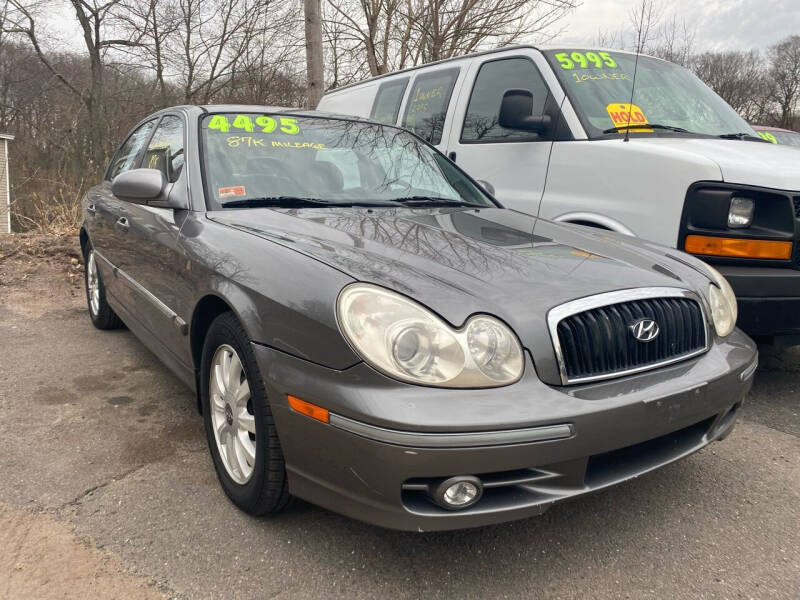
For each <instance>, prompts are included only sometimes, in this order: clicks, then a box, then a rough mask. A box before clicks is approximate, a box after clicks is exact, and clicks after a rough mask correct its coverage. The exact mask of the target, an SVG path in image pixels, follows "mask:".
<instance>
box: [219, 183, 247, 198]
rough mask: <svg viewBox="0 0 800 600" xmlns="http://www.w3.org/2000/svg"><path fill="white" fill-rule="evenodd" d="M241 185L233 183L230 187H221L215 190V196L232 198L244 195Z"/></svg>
mask: <svg viewBox="0 0 800 600" xmlns="http://www.w3.org/2000/svg"><path fill="white" fill-rule="evenodd" d="M246 195H247V194H246V193H245V191H244V186H243V185H234V186H231V187H221V188H219V189H218V190H217V196H219V197H220V198H233V197H235V196H246Z"/></svg>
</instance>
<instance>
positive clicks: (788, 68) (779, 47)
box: [769, 35, 800, 128]
mask: <svg viewBox="0 0 800 600" xmlns="http://www.w3.org/2000/svg"><path fill="white" fill-rule="evenodd" d="M769 56H770V62H771V68H770V76H771V78H772V80H773V81H774V82H775V101H776V102H777V104H778V108H779V110H780V126H781V127H787V128H792V127H793V126H794V125H795V118H796V116H797V115H796V111H797V106H798V101H800V35H792V36H790V37H788V38H786V39H785V40H783V41H782V42H780V43H778V44H775V45H774V46H772V47H771V48H770V49H769Z"/></svg>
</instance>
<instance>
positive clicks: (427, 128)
mask: <svg viewBox="0 0 800 600" xmlns="http://www.w3.org/2000/svg"><path fill="white" fill-rule="evenodd" d="M457 78H458V69H444V70H441V71H433V72H432V73H423V74H422V75H419V76H418V77H417V78H416V79H415V80H414V85H413V87H412V88H411V94H409V97H408V101H407V102H406V111H405V115H404V116H403V126H404V127H406V128H407V129H410V130H411V131H413V132H414V133H416V134H417V135H418V136H420V137H421V138H422V139H424V140H426V141H428V142H430V143H431V144H433V145H436V144H438V143H439V142H441V141H442V132H443V131H444V120H445V117H446V116H447V106H448V105H449V104H450V96H451V94H452V93H453V87H454V86H455V83H456V79H457Z"/></svg>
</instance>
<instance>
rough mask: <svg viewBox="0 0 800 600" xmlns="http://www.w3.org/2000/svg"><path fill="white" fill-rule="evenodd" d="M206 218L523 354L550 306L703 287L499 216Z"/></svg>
mask: <svg viewBox="0 0 800 600" xmlns="http://www.w3.org/2000/svg"><path fill="white" fill-rule="evenodd" d="M209 218H211V219H213V220H215V221H217V222H219V223H222V224H226V225H228V226H231V227H235V228H237V229H240V230H243V231H246V232H249V233H251V234H254V235H257V236H261V237H264V238H266V239H269V240H272V241H273V242H276V243H279V244H282V245H286V246H289V247H292V248H294V249H296V250H297V251H299V252H303V253H305V254H307V255H308V256H310V257H313V258H314V259H316V260H319V261H321V262H323V263H325V264H327V265H329V266H331V267H333V268H335V269H339V270H340V271H343V272H344V273H346V274H348V275H350V276H351V277H352V278H354V279H356V280H359V281H364V282H370V283H374V284H377V285H381V286H384V287H387V288H390V289H393V290H396V291H398V292H400V293H403V294H406V295H408V296H410V297H412V298H414V299H416V300H417V301H419V302H421V303H423V304H425V305H427V306H428V307H430V308H431V309H432V310H434V311H435V312H437V313H438V314H439V315H441V316H442V317H443V318H444V319H446V320H447V321H449V322H450V323H451V324H452V325H453V326H456V327H458V326H461V325H462V324H463V323H464V322H465V321H466V319H467V318H468V317H469V316H470V315H472V314H474V313H491V314H494V315H496V316H497V317H499V318H501V319H503V320H505V321H506V322H507V323H509V325H511V326H512V328H513V329H514V330H515V331H516V332H517V335H519V336H520V339H521V340H522V342H523V344H524V345H526V346H527V347H529V348H530V347H531V346H536V345H539V346H541V345H542V344H544V343H546V347H547V349H548V350H549V351H550V352H552V347H551V345H550V341H549V334H548V333H547V327H546V315H547V312H548V310H549V309H550V308H552V307H554V306H557V305H559V304H562V303H564V302H567V301H570V300H574V299H576V298H581V297H584V296H590V295H593V294H598V293H602V292H608V291H614V290H620V289H628V288H635V287H650V286H659V287H660V286H668V287H681V288H686V289H692V290H695V291H698V290H704V289H705V288H707V286H708V279H707V278H706V276H705V275H704V274H702V267H699V266H697V265H696V264H694V262H693V261H694V259H691V258H690V257H688V256H686V255H680V256H677V255H678V254H679V253H676V252H675V251H670V252H672V253H673V254H675V255H676V257H677V260H676V259H673V258H670V257H669V256H668V255H667V254H665V252H666V250H665V249H663V248H662V247H660V246H656V245H653V244H649V243H647V242H643V241H641V240H637V239H635V238H628V237H625V236H620V235H618V234H613V233H611V232H598V230H592V229H588V228H585V227H579V226H574V225H564V224H558V223H553V222H551V221H546V220H541V219H536V218H534V217H531V216H529V215H526V214H523V213H520V212H517V211H513V210H508V209H501V208H487V209H469V210H467V209H404V208H398V209H394V208H376V209H372V210H368V209H359V208H341V209H340V208H320V209H299V210H288V209H280V210H275V209H238V210H227V211H224V210H223V211H216V212H213V213H209ZM684 261H685V262H684ZM698 264H699V263H698ZM331 300H333V299H331Z"/></svg>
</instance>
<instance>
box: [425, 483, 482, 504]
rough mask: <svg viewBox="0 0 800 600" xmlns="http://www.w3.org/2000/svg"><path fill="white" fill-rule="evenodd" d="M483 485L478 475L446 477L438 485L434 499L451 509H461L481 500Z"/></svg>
mask: <svg viewBox="0 0 800 600" xmlns="http://www.w3.org/2000/svg"><path fill="white" fill-rule="evenodd" d="M482 494H483V485H481V480H480V479H478V478H477V477H470V476H459V477H451V478H450V479H445V480H444V481H443V482H442V483H440V484H439V485H438V486H436V490H434V492H433V499H434V500H435V501H436V503H437V504H438V505H439V506H441V507H443V508H447V509H450V510H459V509H462V508H467V507H468V506H472V505H473V504H475V503H476V502H477V501H478V500H480V498H481V495H482Z"/></svg>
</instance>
